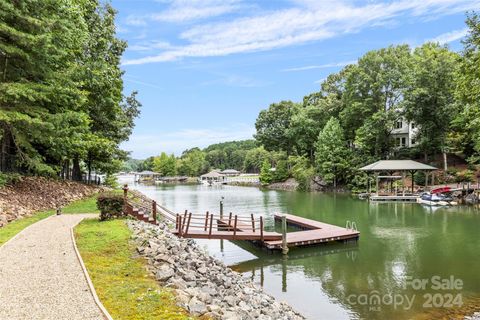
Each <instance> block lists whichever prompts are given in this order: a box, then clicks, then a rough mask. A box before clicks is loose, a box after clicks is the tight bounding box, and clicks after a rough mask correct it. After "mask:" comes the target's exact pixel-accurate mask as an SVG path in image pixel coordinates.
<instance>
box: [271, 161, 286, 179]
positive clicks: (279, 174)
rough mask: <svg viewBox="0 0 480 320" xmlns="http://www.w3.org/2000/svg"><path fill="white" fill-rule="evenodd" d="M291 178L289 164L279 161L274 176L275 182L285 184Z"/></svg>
mask: <svg viewBox="0 0 480 320" xmlns="http://www.w3.org/2000/svg"><path fill="white" fill-rule="evenodd" d="M289 177H290V173H289V171H288V163H287V160H279V161H277V165H276V166H275V172H273V175H272V181H273V182H283V181H285V180H287V179H288V178H289Z"/></svg>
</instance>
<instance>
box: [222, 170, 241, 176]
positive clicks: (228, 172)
mask: <svg viewBox="0 0 480 320" xmlns="http://www.w3.org/2000/svg"><path fill="white" fill-rule="evenodd" d="M220 173H221V174H223V175H225V176H227V177H236V176H239V175H240V171H238V170H235V169H225V170H223V171H221V172H220Z"/></svg>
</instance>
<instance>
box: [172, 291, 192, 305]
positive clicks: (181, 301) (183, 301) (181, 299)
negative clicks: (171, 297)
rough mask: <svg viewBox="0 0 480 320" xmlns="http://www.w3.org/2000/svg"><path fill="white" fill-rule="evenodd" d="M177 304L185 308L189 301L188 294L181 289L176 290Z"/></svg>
mask: <svg viewBox="0 0 480 320" xmlns="http://www.w3.org/2000/svg"><path fill="white" fill-rule="evenodd" d="M175 293H176V298H177V304H178V305H180V306H181V307H183V308H185V307H186V306H187V305H188V303H189V302H190V296H189V295H188V294H187V293H185V292H183V291H182V290H176V291H175Z"/></svg>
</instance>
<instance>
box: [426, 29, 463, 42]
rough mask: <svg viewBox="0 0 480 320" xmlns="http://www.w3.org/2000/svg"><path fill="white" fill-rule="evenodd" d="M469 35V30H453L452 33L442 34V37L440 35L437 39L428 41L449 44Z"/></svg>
mask: <svg viewBox="0 0 480 320" xmlns="http://www.w3.org/2000/svg"><path fill="white" fill-rule="evenodd" d="M467 33H468V28H464V29H460V30H453V31H450V32H446V33H442V34H441V35H438V36H436V37H435V38H433V39H430V40H428V41H430V42H438V43H440V44H447V43H450V42H453V41H456V40H460V39H462V38H463V37H465V36H466V35H467Z"/></svg>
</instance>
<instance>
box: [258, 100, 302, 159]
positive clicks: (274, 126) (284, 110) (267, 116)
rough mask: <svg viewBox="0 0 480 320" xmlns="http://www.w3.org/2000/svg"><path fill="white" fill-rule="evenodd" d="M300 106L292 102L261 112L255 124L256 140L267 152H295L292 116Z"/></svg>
mask: <svg viewBox="0 0 480 320" xmlns="http://www.w3.org/2000/svg"><path fill="white" fill-rule="evenodd" d="M298 108H299V105H298V104H295V103H293V102H291V101H281V102H280V103H273V104H271V105H270V107H269V108H268V109H266V110H262V111H260V114H259V115H258V118H257V120H256V122H255V128H256V129H257V133H256V134H255V138H256V139H257V140H258V141H259V142H260V144H262V145H263V146H264V147H265V149H266V150H269V151H271V150H283V151H286V152H287V153H291V152H292V151H293V150H294V141H295V140H294V139H293V137H292V135H291V134H290V133H289V130H290V127H291V121H292V116H293V115H294V114H295V113H296V112H297V110H298Z"/></svg>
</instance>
